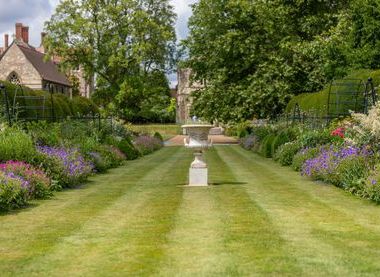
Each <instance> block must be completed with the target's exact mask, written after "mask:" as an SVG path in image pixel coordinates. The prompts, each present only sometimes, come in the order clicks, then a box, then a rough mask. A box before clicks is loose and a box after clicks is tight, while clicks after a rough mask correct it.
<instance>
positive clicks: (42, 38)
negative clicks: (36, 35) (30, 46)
mask: <svg viewBox="0 0 380 277" xmlns="http://www.w3.org/2000/svg"><path fill="white" fill-rule="evenodd" d="M45 37H46V33H45V32H42V33H41V46H42V45H44V39H45Z"/></svg>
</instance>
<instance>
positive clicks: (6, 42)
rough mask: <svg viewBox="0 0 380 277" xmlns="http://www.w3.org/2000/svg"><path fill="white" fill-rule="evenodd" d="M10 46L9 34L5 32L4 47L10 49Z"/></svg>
mask: <svg viewBox="0 0 380 277" xmlns="http://www.w3.org/2000/svg"><path fill="white" fill-rule="evenodd" d="M8 47H9V35H8V34H5V35H4V49H8Z"/></svg>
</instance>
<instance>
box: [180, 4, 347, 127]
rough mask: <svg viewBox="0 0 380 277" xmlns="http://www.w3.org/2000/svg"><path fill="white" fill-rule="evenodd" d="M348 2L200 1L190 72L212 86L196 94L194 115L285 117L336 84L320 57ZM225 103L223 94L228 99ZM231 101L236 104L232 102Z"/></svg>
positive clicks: (190, 47)
mask: <svg viewBox="0 0 380 277" xmlns="http://www.w3.org/2000/svg"><path fill="white" fill-rule="evenodd" d="M347 5H348V1H345V0H343V1H338V0H330V1H327V0H326V1H321V0H297V1H296V0H290V1H282V0H269V1H268V0H258V1H246V0H223V1H220V0H200V1H199V3H197V4H195V5H194V6H193V16H192V17H191V19H190V36H189V38H188V39H187V40H185V41H184V44H185V46H187V47H188V50H189V60H188V61H187V62H186V63H185V66H189V67H191V68H192V69H193V70H194V72H195V79H199V80H201V79H206V80H207V84H208V85H207V87H206V88H205V89H204V90H202V91H199V92H197V93H195V94H194V96H195V103H194V113H196V114H197V115H198V116H204V117H206V118H208V119H210V120H213V119H218V120H221V121H225V122H226V121H239V120H243V119H246V118H250V117H252V116H257V117H266V116H272V115H273V114H276V113H279V112H281V110H282V109H283V107H284V106H285V104H286V102H287V101H288V99H289V98H290V97H291V95H293V94H298V93H301V92H305V91H314V90H316V89H319V88H321V86H322V85H323V84H324V83H325V82H326V80H328V79H329V78H331V75H333V74H327V73H326V72H327V71H326V70H325V68H324V66H321V64H323V65H324V64H325V61H324V60H322V58H324V57H325V56H327V55H325V56H320V55H319V52H320V48H321V47H322V46H320V45H322V43H319V44H318V41H317V40H316V38H320V37H321V36H322V35H323V34H324V32H327V31H329V30H330V29H332V28H335V27H336V26H337V25H338V23H339V15H340V14H341V12H342V11H343V10H346V9H347ZM227 91H228V97H227V98H223V97H221V95H225V94H227ZM226 99H228V100H227V101H226Z"/></svg>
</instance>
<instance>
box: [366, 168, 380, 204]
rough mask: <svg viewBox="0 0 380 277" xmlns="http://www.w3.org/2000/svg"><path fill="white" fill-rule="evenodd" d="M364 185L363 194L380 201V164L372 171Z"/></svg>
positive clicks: (377, 201)
mask: <svg viewBox="0 0 380 277" xmlns="http://www.w3.org/2000/svg"><path fill="white" fill-rule="evenodd" d="M363 186H364V187H363V192H362V196H364V197H366V198H369V199H371V200H373V201H375V202H376V203H380V164H378V165H376V166H375V167H374V169H373V170H372V171H371V172H370V174H369V175H368V178H367V180H366V181H365V182H364V184H363Z"/></svg>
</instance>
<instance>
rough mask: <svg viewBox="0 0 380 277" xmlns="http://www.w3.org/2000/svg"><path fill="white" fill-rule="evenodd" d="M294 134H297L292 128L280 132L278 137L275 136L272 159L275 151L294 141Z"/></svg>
mask: <svg viewBox="0 0 380 277" xmlns="http://www.w3.org/2000/svg"><path fill="white" fill-rule="evenodd" d="M296 134H297V131H296V130H295V129H292V128H286V129H285V130H282V131H280V132H279V133H278V135H277V136H276V138H275V139H274V140H273V144H272V157H274V155H275V153H276V151H277V149H278V148H279V147H280V146H281V145H283V144H285V143H287V142H289V141H293V140H295V139H296Z"/></svg>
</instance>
